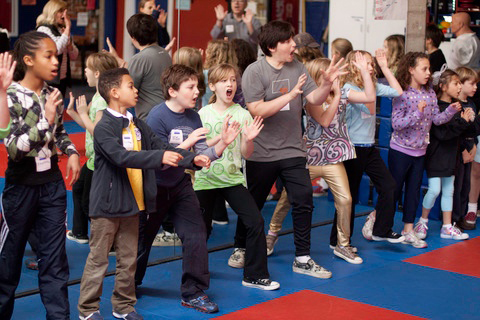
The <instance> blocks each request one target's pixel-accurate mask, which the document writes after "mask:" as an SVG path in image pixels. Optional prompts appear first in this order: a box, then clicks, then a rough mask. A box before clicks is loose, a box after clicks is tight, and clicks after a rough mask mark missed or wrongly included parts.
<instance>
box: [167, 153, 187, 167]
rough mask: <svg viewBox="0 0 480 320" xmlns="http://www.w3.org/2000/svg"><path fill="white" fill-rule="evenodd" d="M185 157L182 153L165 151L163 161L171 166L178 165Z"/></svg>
mask: <svg viewBox="0 0 480 320" xmlns="http://www.w3.org/2000/svg"><path fill="white" fill-rule="evenodd" d="M182 159H183V156H182V155H181V154H180V153H177V152H174V151H165V152H164V153H163V159H162V163H163V164H166V165H169V166H171V167H178V163H179V162H180V161H181V160H182Z"/></svg>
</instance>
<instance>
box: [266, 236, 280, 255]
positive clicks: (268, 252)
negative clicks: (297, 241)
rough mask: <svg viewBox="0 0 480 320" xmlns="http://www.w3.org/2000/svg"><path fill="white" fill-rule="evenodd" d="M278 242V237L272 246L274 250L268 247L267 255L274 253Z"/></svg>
mask: <svg viewBox="0 0 480 320" xmlns="http://www.w3.org/2000/svg"><path fill="white" fill-rule="evenodd" d="M277 242H278V238H277V239H276V240H275V242H274V243H273V246H272V250H269V249H268V248H267V257H268V256H270V255H271V254H272V253H273V250H274V249H275V245H276V244H277Z"/></svg>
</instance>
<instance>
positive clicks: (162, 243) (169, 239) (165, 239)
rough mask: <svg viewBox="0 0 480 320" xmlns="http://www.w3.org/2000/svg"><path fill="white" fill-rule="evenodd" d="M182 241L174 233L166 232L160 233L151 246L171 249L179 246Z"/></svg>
mask: <svg viewBox="0 0 480 320" xmlns="http://www.w3.org/2000/svg"><path fill="white" fill-rule="evenodd" d="M181 245H182V240H180V238H179V237H178V235H177V234H176V233H170V232H168V231H163V232H160V233H159V234H157V235H156V236H155V240H153V244H152V246H154V247H171V246H181Z"/></svg>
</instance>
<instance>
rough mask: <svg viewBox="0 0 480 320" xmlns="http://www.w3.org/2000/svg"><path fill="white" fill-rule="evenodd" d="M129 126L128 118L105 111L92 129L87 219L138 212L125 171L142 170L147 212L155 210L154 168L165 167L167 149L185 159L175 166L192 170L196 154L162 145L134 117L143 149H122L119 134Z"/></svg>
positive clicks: (122, 215) (155, 187)
mask: <svg viewBox="0 0 480 320" xmlns="http://www.w3.org/2000/svg"><path fill="white" fill-rule="evenodd" d="M128 124H129V121H128V119H125V118H119V117H115V116H114V115H112V114H111V113H110V112H109V111H108V110H106V111H105V112H104V113H103V116H102V119H101V120H100V122H99V123H98V124H97V125H96V126H95V130H94V135H93V139H94V149H95V171H94V173H93V178H92V189H91V191H90V207H89V209H90V210H89V212H90V217H108V218H114V217H126V216H131V215H135V214H137V213H138V212H139V209H138V206H137V201H136V200H135V196H134V195H133V191H132V187H131V185H130V181H129V179H128V174H127V170H126V168H137V169H143V170H142V173H143V193H144V200H145V211H146V212H147V213H153V212H155V211H156V202H155V199H156V195H157V186H156V183H155V170H153V169H157V168H162V167H164V165H163V164H162V159H163V154H164V152H165V151H166V150H169V151H175V152H178V153H180V154H181V155H182V156H183V157H184V158H183V160H182V161H180V162H179V163H178V165H179V166H180V167H184V168H190V169H193V166H194V165H193V159H194V157H195V154H193V153H191V152H189V151H186V150H183V149H177V148H174V147H172V146H171V145H169V144H167V143H165V142H163V141H162V140H160V139H159V138H158V137H156V136H155V134H154V133H153V132H152V130H150V128H149V127H148V126H147V124H146V123H145V122H143V121H142V120H140V119H137V118H134V124H135V126H136V127H137V128H138V129H139V130H140V133H141V143H142V150H141V151H127V150H126V149H125V148H124V147H123V143H122V131H123V128H126V127H127V126H128Z"/></svg>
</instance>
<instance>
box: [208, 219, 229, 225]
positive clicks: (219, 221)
mask: <svg viewBox="0 0 480 320" xmlns="http://www.w3.org/2000/svg"><path fill="white" fill-rule="evenodd" d="M214 224H218V225H221V226H224V225H226V224H228V220H212V225H214Z"/></svg>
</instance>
